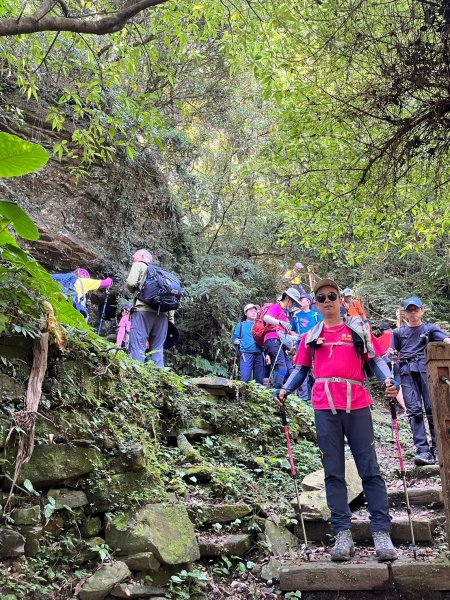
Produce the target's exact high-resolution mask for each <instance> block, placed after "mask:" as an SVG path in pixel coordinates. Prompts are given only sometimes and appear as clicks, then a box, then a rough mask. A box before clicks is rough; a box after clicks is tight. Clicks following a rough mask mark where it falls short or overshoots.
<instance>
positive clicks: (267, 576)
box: [261, 558, 283, 581]
mask: <svg viewBox="0 0 450 600" xmlns="http://www.w3.org/2000/svg"><path fill="white" fill-rule="evenodd" d="M282 566H283V563H282V562H281V561H279V560H277V559H276V558H271V559H270V560H269V562H268V563H267V564H265V565H263V567H262V569H261V579H264V580H265V581H269V580H272V579H279V578H280V569H281V567H282Z"/></svg>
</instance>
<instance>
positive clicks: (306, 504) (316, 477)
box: [291, 458, 363, 521]
mask: <svg viewBox="0 0 450 600" xmlns="http://www.w3.org/2000/svg"><path fill="white" fill-rule="evenodd" d="M345 481H346V482H347V494H348V501H349V502H351V501H352V500H354V499H355V498H357V497H358V496H359V495H360V494H361V493H362V491H363V489H362V483H361V478H360V477H359V475H358V470H357V468H356V465H355V461H354V460H353V458H350V459H348V460H346V461H345ZM302 488H303V490H304V491H303V492H302V493H301V495H300V502H301V504H302V509H303V513H304V516H305V518H306V519H309V520H319V521H328V520H329V519H330V510H329V508H328V505H327V502H326V498H325V475H324V472H323V469H319V470H318V471H314V473H310V474H309V475H307V476H306V477H305V478H304V479H303V481H302ZM291 505H292V506H293V508H294V509H296V508H297V499H296V498H295V499H294V500H292V502H291Z"/></svg>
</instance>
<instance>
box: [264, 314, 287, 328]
mask: <svg viewBox="0 0 450 600" xmlns="http://www.w3.org/2000/svg"><path fill="white" fill-rule="evenodd" d="M263 321H264V323H267V324H268V325H275V327H280V326H281V327H284V329H285V330H286V331H291V329H292V325H291V324H290V322H289V321H281V320H280V319H276V318H275V317H272V316H271V315H265V316H264V319H263Z"/></svg>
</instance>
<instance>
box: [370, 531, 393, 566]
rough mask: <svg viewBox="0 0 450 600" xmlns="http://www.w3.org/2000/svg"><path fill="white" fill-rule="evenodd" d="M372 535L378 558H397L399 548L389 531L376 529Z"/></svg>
mask: <svg viewBox="0 0 450 600" xmlns="http://www.w3.org/2000/svg"><path fill="white" fill-rule="evenodd" d="M372 535H373V543H374V544H375V554H376V555H377V557H378V560H397V558H398V556H397V550H396V549H395V548H394V546H393V544H392V541H391V536H390V535H389V533H388V532H387V531H374V533H373V534H372Z"/></svg>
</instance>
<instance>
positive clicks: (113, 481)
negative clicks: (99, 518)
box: [86, 471, 165, 514]
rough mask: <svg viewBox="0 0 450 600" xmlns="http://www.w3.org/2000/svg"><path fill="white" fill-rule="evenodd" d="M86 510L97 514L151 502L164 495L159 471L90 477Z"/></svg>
mask: <svg viewBox="0 0 450 600" xmlns="http://www.w3.org/2000/svg"><path fill="white" fill-rule="evenodd" d="M86 493H87V497H88V500H89V509H88V512H90V513H93V514H97V513H102V512H106V511H111V510H123V509H124V508H125V509H126V508H128V507H130V506H132V505H133V504H137V503H140V504H142V503H143V502H151V501H154V500H156V499H161V498H162V497H164V495H165V492H164V486H163V484H162V481H161V477H160V474H159V472H157V471H155V472H152V473H148V472H147V471H142V472H141V471H140V472H138V473H133V472H130V473H116V474H114V475H110V476H109V477H108V478H105V479H91V482H90V483H89V485H88V487H87V489H86Z"/></svg>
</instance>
